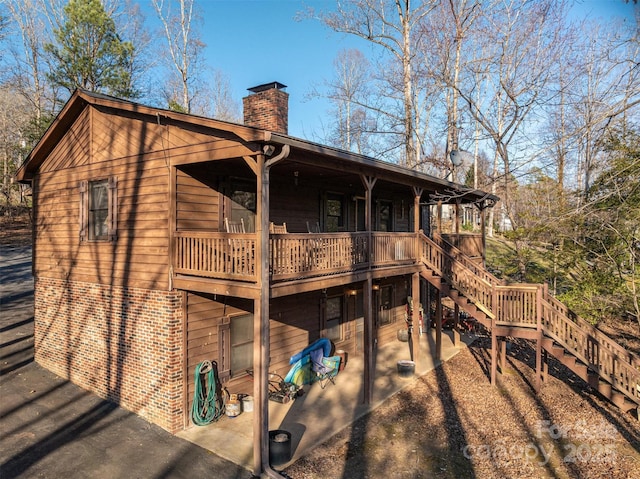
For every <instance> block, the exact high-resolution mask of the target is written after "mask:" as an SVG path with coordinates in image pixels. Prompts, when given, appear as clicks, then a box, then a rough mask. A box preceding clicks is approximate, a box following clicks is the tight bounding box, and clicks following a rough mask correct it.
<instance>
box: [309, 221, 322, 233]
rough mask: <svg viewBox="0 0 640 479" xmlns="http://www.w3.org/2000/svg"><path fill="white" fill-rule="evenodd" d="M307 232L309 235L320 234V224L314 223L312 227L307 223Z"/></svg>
mask: <svg viewBox="0 0 640 479" xmlns="http://www.w3.org/2000/svg"><path fill="white" fill-rule="evenodd" d="M307 231H308V232H309V233H320V223H319V222H317V221H316V224H315V225H312V224H310V223H309V222H308V221H307Z"/></svg>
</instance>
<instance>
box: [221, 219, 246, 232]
mask: <svg viewBox="0 0 640 479" xmlns="http://www.w3.org/2000/svg"><path fill="white" fill-rule="evenodd" d="M224 227H225V229H226V230H227V233H246V231H245V228H244V219H243V218H240V221H229V218H225V219H224Z"/></svg>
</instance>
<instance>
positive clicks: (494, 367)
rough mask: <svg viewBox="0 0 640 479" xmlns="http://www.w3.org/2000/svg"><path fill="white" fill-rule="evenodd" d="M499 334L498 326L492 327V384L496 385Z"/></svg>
mask: <svg viewBox="0 0 640 479" xmlns="http://www.w3.org/2000/svg"><path fill="white" fill-rule="evenodd" d="M497 356H498V336H497V335H496V328H495V327H494V328H491V385H492V386H495V385H496V376H497V373H498V358H497Z"/></svg>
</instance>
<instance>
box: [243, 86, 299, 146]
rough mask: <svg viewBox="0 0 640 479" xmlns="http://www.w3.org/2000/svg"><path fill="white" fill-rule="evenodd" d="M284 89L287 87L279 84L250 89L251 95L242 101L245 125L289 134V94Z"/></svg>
mask: <svg viewBox="0 0 640 479" xmlns="http://www.w3.org/2000/svg"><path fill="white" fill-rule="evenodd" d="M284 88H287V85H283V84H282V83H278V82H271V83H265V84H264V85H258V86H254V87H253V88H249V89H248V90H249V91H250V92H251V94H250V95H248V96H246V97H244V98H243V99H242V107H243V109H244V124H245V125H247V126H254V127H256V128H262V129H263V130H269V131H273V132H275V133H283V134H285V135H287V134H289V94H288V93H287V92H285V91H284V90H283V89H284Z"/></svg>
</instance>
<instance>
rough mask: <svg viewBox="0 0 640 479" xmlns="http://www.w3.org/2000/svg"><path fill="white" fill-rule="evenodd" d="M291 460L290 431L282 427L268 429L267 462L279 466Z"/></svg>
mask: <svg viewBox="0 0 640 479" xmlns="http://www.w3.org/2000/svg"><path fill="white" fill-rule="evenodd" d="M290 460H291V433H290V432H289V431H285V430H284V429H276V430H275V431H269V464H271V465H272V466H279V465H282V464H286V463H287V462H289V461H290Z"/></svg>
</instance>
